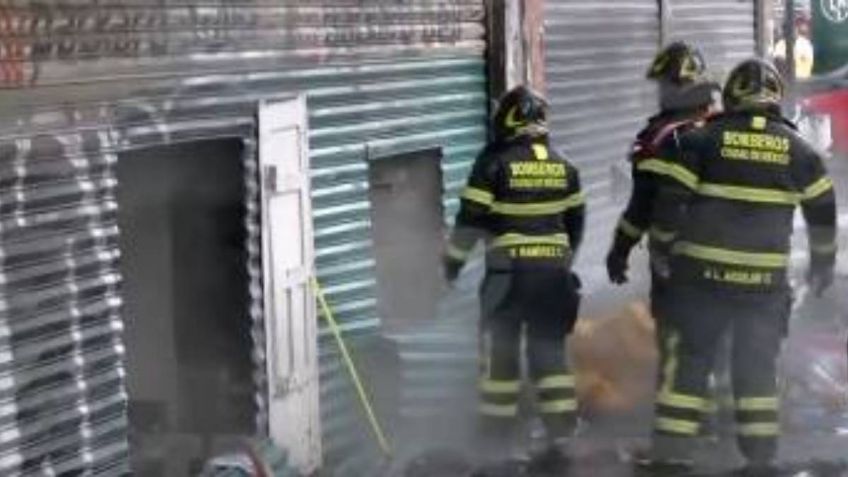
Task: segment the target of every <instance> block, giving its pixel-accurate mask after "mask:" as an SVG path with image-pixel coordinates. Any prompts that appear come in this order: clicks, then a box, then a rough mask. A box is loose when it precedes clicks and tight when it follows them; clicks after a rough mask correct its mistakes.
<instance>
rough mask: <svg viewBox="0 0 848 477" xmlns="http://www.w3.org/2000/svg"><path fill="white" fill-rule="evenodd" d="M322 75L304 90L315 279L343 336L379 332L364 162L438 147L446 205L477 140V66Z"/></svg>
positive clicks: (428, 64) (481, 105) (480, 101)
mask: <svg viewBox="0 0 848 477" xmlns="http://www.w3.org/2000/svg"><path fill="white" fill-rule="evenodd" d="M403 64H405V65H406V67H401V66H400V64H398V63H393V64H389V63H386V64H385V68H386V71H385V72H381V71H380V66H379V65H377V64H374V65H369V66H368V68H367V70H368V72H369V74H367V75H362V74H361V72H362V69H359V68H357V69H352V70H348V69H346V68H340V69H339V71H338V72H336V71H332V70H327V71H326V72H327V73H328V76H327V77H323V76H322V77H312V78H310V82H314V83H315V84H316V85H319V87H318V89H317V90H314V91H313V90H311V89H310V90H309V95H310V96H309V106H310V148H311V152H312V170H313V192H312V196H313V211H314V227H315V243H316V253H317V264H318V276H319V279H320V281H321V283H322V285H323V286H324V288H325V292H326V294H327V298H328V300H329V302H330V303H331V304H332V306H333V307H334V308H335V309H336V312H337V313H338V314H339V319H340V321H342V322H343V327H344V328H345V329H358V330H363V329H368V328H372V329H373V327H374V326H376V324H377V323H378V321H377V319H378V317H377V315H376V309H375V304H376V278H375V275H374V258H373V253H372V251H371V236H370V233H371V231H370V215H369V207H370V206H369V199H368V177H367V175H368V169H367V160H368V159H367V158H368V156H369V155H371V156H372V157H374V156H376V157H385V156H389V155H392V154H396V153H400V152H406V151H410V150H415V149H423V148H432V147H441V148H442V150H443V153H444V162H443V169H444V170H445V189H446V202H447V205H448V208H450V205H451V202H450V201H451V200H453V199H455V197H456V193H457V191H458V189H459V187H461V183H462V182H463V181H464V175H465V174H466V173H467V171H468V168H469V167H470V164H471V162H472V161H473V158H474V156H475V155H476V153H477V152H478V151H479V150H480V149H481V148H482V146H483V142H484V140H485V134H486V131H485V122H486V107H487V104H486V102H487V97H486V77H485V63H484V60H483V58H480V57H473V56H469V57H466V58H452V59H446V60H441V61H432V60H419V61H408V62H404V63H403Z"/></svg>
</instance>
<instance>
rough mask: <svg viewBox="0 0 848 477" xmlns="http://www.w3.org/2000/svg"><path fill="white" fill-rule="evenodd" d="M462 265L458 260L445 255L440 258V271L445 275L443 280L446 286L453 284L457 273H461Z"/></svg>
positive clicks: (457, 275)
mask: <svg viewBox="0 0 848 477" xmlns="http://www.w3.org/2000/svg"><path fill="white" fill-rule="evenodd" d="M463 265H464V264H463V263H462V262H460V261H459V260H457V259H455V258H452V257H449V256H447V255H445V256H443V257H442V270H443V272H444V274H445V280H447V282H448V284H453V282H455V281H456V279H457V277H459V272H460V271H462V266H463Z"/></svg>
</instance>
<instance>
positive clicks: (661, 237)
mask: <svg viewBox="0 0 848 477" xmlns="http://www.w3.org/2000/svg"><path fill="white" fill-rule="evenodd" d="M648 233H649V234H650V235H651V238H652V239H654V240H657V241H659V242H664V243H667V242H671V241H672V240H674V237H676V236H677V234H676V233H674V232H667V231H665V230H662V229H661V228H659V227H657V226H653V227H651V230H650V231H649V232H648Z"/></svg>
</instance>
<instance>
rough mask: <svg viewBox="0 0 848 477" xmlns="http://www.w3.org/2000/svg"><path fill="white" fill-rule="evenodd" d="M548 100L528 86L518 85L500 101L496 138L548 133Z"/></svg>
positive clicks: (497, 111)
mask: <svg viewBox="0 0 848 477" xmlns="http://www.w3.org/2000/svg"><path fill="white" fill-rule="evenodd" d="M547 120H548V102H547V101H545V98H543V97H542V96H541V95H540V94H538V93H536V92H535V91H533V90H532V89H530V88H528V87H527V86H518V87H516V88H513V89H512V90H510V91H509V92H508V93H506V94H505V95H504V96H503V97H502V98H501V99H500V101H498V106H497V109H496V110H495V115H494V119H493V123H494V124H493V125H492V126H493V130H494V134H495V139H496V140H499V141H504V140H508V139H512V138H514V137H517V136H524V135H529V136H542V135H545V134H547V133H548V126H547Z"/></svg>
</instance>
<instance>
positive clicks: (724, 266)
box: [644, 59, 836, 475]
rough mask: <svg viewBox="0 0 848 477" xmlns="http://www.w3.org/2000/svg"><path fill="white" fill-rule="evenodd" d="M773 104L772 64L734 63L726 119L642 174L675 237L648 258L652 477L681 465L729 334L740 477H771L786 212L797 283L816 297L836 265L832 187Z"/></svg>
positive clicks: (777, 94)
mask: <svg viewBox="0 0 848 477" xmlns="http://www.w3.org/2000/svg"><path fill="white" fill-rule="evenodd" d="M783 94H784V85H783V81H782V79H781V77H780V74H779V73H778V71H777V70H776V69H775V68H774V67H773V66H772V65H771V64H769V63H767V62H765V61H762V60H759V59H753V60H748V61H745V62H743V63H741V64H740V65H738V66H737V67H736V68H735V69H734V70H733V71H732V72H731V74H730V76H729V77H728V80H727V83H726V85H725V87H724V90H723V94H722V97H723V102H724V109H725V112H724V113H722V114H720V115H716V116H714V117H712V118H710V119H709V120H708V121H707V123H706V124H705V125H704V126H703V127H702V128H698V129H694V130H692V131H689V132H687V133H686V134H683V135H681V136H680V137H678V138H676V139H677V140H676V141H667V142H666V144H664V145H663V146H661V148H660V158H663V157H665V156H666V155H668V156H672V158H673V159H674V160H666V161H663V160H657V161H650V162H646V163H644V168H646V169H651V170H653V171H654V172H655V173H657V174H659V175H661V176H662V177H664V180H663V183H662V184H661V185H660V187H659V190H658V195H657V198H656V201H655V204H654V217H653V221H654V223H656V224H657V225H658V226H661V227H663V229H664V230H667V231H668V232H669V233H671V234H673V235H674V240H673V243H672V244H670V245H669V246H668V247H667V248H666V249H665V250H659V251H657V255H658V257H660V258H661V260H660V261H665V262H667V263H668V267H667V270H668V272H669V281H668V282H667V283H668V284H669V289H668V290H667V294H668V297H667V299H668V306H667V309H666V310H664V312H665V315H664V316H663V319H667V320H669V322H670V323H671V326H672V328H673V333H674V336H673V337H672V339H671V340H670V341H671V344H672V346H671V349H670V353H671V356H670V358H669V359H668V360H667V363H666V364H665V366H664V368H663V369H662V373H661V384H660V389H659V391H658V394H657V401H656V417H655V421H654V440H653V446H652V451H651V456H652V457H653V459H654V464H655V465H657V466H659V467H660V468H668V467H669V466H670V467H672V468H674V469H677V470H678V471H679V470H680V469H678V468H679V467H690V466H691V465H692V457H693V456H692V455H691V454H690V453H689V452H688V451H689V449H690V448H691V445H690V444H691V437H692V436H694V435H696V434H698V431H699V427H700V419H699V415H700V413H701V412H702V411H703V408H704V406H705V405H706V400H705V393H706V391H707V379H708V375H709V374H710V372H711V369H712V367H713V359H714V354H715V352H716V347H717V345H718V342H719V340H720V338H721V337H722V335H724V334H726V333H730V335H731V337H732V350H731V374H732V385H733V391H734V407H735V417H736V434H737V443H738V446H739V449H740V451H741V453H742V455H743V456H744V457H745V458H746V461H747V466H746V472H748V473H749V475H774V474H773V472H774V470H773V469H772V468H771V465H772V462H773V459H774V457H775V453H776V448H777V439H778V434H779V419H778V412H779V399H778V396H777V389H776V359H777V355H778V352H779V347H780V343H781V341H782V339H783V338H784V336H785V334H786V332H787V328H788V319H789V313H790V306H791V298H790V292H791V290H790V286H789V283H788V280H787V266H788V264H789V248H790V235H791V233H792V225H793V213H794V211H795V209H796V207H797V206H800V207H801V210H802V212H803V216H804V218H805V220H806V223H807V226H808V235H809V244H810V268H809V271H808V281H809V283H810V286H811V288H812V290H813V291H814V292H815V293H816V294H818V295H820V294H821V293H822V292H824V291H825V289H827V288H828V287H829V286H830V284H831V283H832V281H833V268H834V263H835V257H836V241H835V239H836V205H835V197H834V191H833V181H832V180H831V179H830V178H829V177H828V175H827V172H826V170H825V167H824V165H823V160H822V157H821V156H820V155H819V154H818V153H817V152H816V151H815V149H814V148H813V147H812V146H811V145H810V144H808V143H807V142H806V141H805V140H804V139H802V138H801V137H800V136H799V135H798V133H797V132H796V130H795V127H794V126H793V125H792V124H791V123H790V122H789V121H788V120H786V119H785V118H784V117H783V116H782V115H781V111H780V102H781V100H782V99H783ZM675 142H676V143H678V144H679V148H680V149H682V151H683V153H682V154H680V155H678V156H675V154H676V153H675V152H673V151H675V150H676V147H675V145H674V144H671V143H675ZM662 257H669V258H668V259H667V260H665V259H662Z"/></svg>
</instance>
